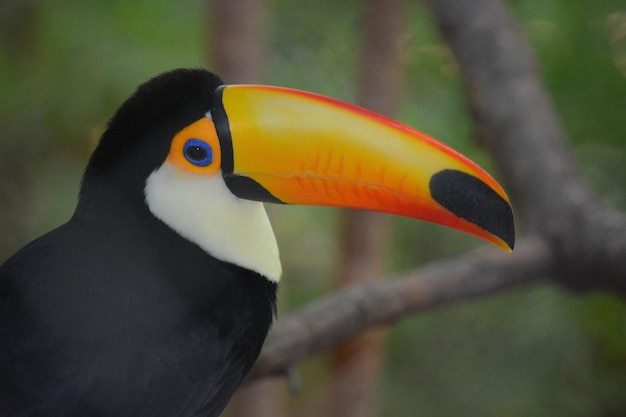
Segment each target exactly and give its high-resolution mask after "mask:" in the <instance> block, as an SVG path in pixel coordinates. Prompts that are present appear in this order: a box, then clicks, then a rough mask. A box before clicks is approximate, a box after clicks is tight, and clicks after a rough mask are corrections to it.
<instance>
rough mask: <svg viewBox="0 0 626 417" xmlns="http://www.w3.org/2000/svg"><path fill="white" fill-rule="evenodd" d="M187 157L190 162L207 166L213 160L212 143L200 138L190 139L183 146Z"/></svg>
mask: <svg viewBox="0 0 626 417" xmlns="http://www.w3.org/2000/svg"><path fill="white" fill-rule="evenodd" d="M183 153H184V155H185V159H187V161H189V162H190V163H192V164H194V165H196V166H199V167H206V166H209V165H211V163H212V162H213V149H212V148H211V145H209V144H208V143H206V142H205V141H203V140H200V139H189V140H188V141H187V142H185V145H184V146H183Z"/></svg>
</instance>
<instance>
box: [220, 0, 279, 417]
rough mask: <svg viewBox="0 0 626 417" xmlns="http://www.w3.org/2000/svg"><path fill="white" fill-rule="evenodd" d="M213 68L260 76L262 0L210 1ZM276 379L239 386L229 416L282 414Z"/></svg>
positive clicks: (244, 78)
mask: <svg viewBox="0 0 626 417" xmlns="http://www.w3.org/2000/svg"><path fill="white" fill-rule="evenodd" d="M210 5H211V7H210V9H209V15H210V17H211V22H210V26H209V27H210V30H211V31H212V32H211V33H212V39H213V44H212V56H211V61H212V62H213V63H214V68H213V70H214V71H215V72H216V73H217V74H218V75H219V76H220V77H221V78H222V79H223V80H224V82H226V83H237V84H249V83H258V82H260V80H261V69H262V67H263V53H262V51H263V43H264V41H263V39H264V30H263V11H264V7H265V5H264V2H263V1H262V0H213V1H211V2H210ZM280 382H281V381H277V380H276V379H260V380H256V381H253V382H251V383H249V384H246V385H244V386H242V387H241V388H240V389H239V390H238V391H237V392H236V393H235V395H234V396H233V398H232V399H231V400H230V403H229V405H228V407H227V408H226V411H225V412H224V414H225V415H228V416H229V417H250V416H254V417H280V416H281V415H283V414H284V411H283V410H282V404H281V401H280V392H279V388H281V387H277V383H280Z"/></svg>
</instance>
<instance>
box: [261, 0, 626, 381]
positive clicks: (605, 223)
mask: <svg viewBox="0 0 626 417" xmlns="http://www.w3.org/2000/svg"><path fill="white" fill-rule="evenodd" d="M428 3H429V5H430V7H431V8H432V10H433V13H434V16H435V19H436V20H437V23H438V25H439V27H440V29H441V31H442V34H443V35H444V38H445V39H446V40H447V41H448V43H449V44H450V46H451V48H452V50H453V52H454V54H455V56H456V58H457V60H458V64H459V68H460V70H461V73H462V76H463V79H464V82H465V85H466V88H467V91H468V98H469V104H470V108H471V111H472V113H473V116H474V118H475V122H476V129H477V131H478V132H479V134H480V138H481V139H482V140H483V141H484V143H485V145H486V146H487V148H488V149H489V151H490V152H491V153H492V154H493V156H494V158H495V160H496V162H497V164H498V166H499V168H500V170H501V172H502V174H503V177H504V179H505V183H506V184H507V185H508V188H509V190H510V191H511V194H512V198H513V205H514V207H516V209H517V210H518V211H519V212H521V213H522V214H523V217H524V218H525V219H526V220H527V223H528V225H529V226H530V229H531V230H532V231H533V233H534V234H533V236H532V237H529V238H526V239H524V240H522V241H520V242H519V243H518V245H517V247H516V249H515V251H514V252H513V254H512V255H508V254H504V253H500V252H497V251H496V250H495V249H493V250H484V251H479V252H473V253H470V254H467V255H464V256H461V257H458V258H455V259H452V260H446V261H439V262H433V263H431V264H428V265H426V266H424V267H422V268H419V269H418V270H416V271H412V272H408V273H405V274H403V275H401V276H398V277H395V279H392V280H387V281H385V282H381V283H371V284H365V285H359V286H354V287H351V288H348V289H346V290H344V291H341V292H338V293H335V294H332V295H329V296H327V297H325V298H323V299H320V300H317V301H315V302H313V303H312V304H310V305H308V306H306V307H304V308H303V309H301V310H299V311H296V312H294V313H291V314H289V315H287V316H285V317H283V318H281V319H280V320H279V321H278V322H277V323H276V325H275V326H274V328H273V329H272V331H271V332H270V335H269V337H268V339H267V341H266V344H265V347H264V349H263V352H262V353H261V356H260V357H259V360H258V362H257V364H256V366H255V368H254V369H253V372H252V373H251V377H252V378H254V377H258V376H260V375H268V374H276V373H281V372H284V371H285V370H286V369H287V368H288V367H289V366H290V365H291V364H293V363H295V362H296V361H298V360H301V359H302V358H304V357H306V356H309V355H311V354H314V353H317V352H321V351H324V350H326V349H329V348H330V347H332V346H335V345H337V344H338V343H341V342H342V341H344V340H346V339H347V338H349V337H351V336H353V335H355V334H357V333H358V332H361V331H363V330H364V329H367V328H369V327H373V326H381V325H385V324H389V323H392V322H394V321H396V320H398V319H400V318H402V317H404V316H406V315H409V314H413V313H416V312H418V311H422V310H425V309H428V308H434V307H438V306H441V305H444V304H448V303H453V302H460V301H464V300H469V299H473V298H476V297H479V296H484V295H488V294H492V293H495V292H498V291H501V290H504V289H508V288H511V287H514V286H518V285H520V284H525V283H530V282H536V281H546V280H555V281H558V282H560V283H562V284H564V285H566V286H567V287H569V288H574V289H579V290H581V289H591V288H603V289H607V290H610V291H613V292H615V293H618V294H620V295H622V296H624V295H626V256H624V254H625V253H626V218H625V217H624V216H623V215H622V214H621V213H619V212H617V211H616V210H614V209H613V208H611V207H608V206H606V205H605V204H603V203H602V202H601V201H600V200H599V199H598V198H597V196H595V195H594V194H593V192H592V191H591V190H590V189H589V188H588V186H587V184H586V183H585V182H584V180H583V179H582V177H581V175H580V173H579V170H578V167H577V165H576V162H575V159H574V156H573V155H572V152H571V150H570V149H569V147H568V144H567V137H566V134H565V132H564V129H563V127H562V126H561V124H560V122H559V119H558V117H557V115H556V112H555V110H554V108H553V106H552V103H551V102H550V100H549V98H548V95H547V93H546V92H545V89H544V87H543V85H542V83H541V80H540V75H539V72H538V70H537V64H536V62H535V59H534V57H533V55H532V53H531V50H530V48H529V46H528V44H527V43H526V41H525V40H524V37H523V35H522V33H521V31H520V29H519V27H518V25H517V24H516V22H515V20H514V18H513V16H512V14H511V13H510V11H509V10H508V9H507V7H506V4H505V3H504V2H503V1H501V0H471V1H470V0H465V1H462V0H430V1H429V2H428Z"/></svg>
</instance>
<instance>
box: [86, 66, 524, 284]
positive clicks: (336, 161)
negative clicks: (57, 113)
mask: <svg viewBox="0 0 626 417" xmlns="http://www.w3.org/2000/svg"><path fill="white" fill-rule="evenodd" d="M94 178H100V179H102V178H106V179H108V180H110V181H113V182H115V183H117V184H118V186H119V187H120V190H121V191H120V192H126V193H131V194H132V193H134V194H135V196H140V197H141V199H142V203H143V204H147V206H148V208H149V209H150V210H149V211H150V212H151V213H152V214H153V215H154V216H156V217H157V218H159V219H160V220H162V221H163V222H164V223H166V224H167V225H168V226H170V227H171V228H172V229H174V230H175V231H177V232H178V233H179V234H180V235H182V236H183V237H185V238H187V239H189V240H191V241H193V242H195V243H197V244H198V245H200V246H201V247H202V248H203V249H205V250H206V251H207V252H209V253H210V254H211V255H213V256H215V257H217V258H219V259H222V260H224V261H228V262H233V263H235V264H238V265H240V266H243V267H247V268H250V269H252V270H255V271H257V272H259V273H261V274H262V275H264V276H266V277H267V278H269V279H271V280H274V281H277V280H278V278H279V277H280V262H279V261H278V250H277V248H276V243H275V238H274V235H273V232H272V231H271V227H270V225H269V221H268V220H267V216H266V214H265V211H264V209H263V205H262V203H264V202H265V203H280V204H307V205H324V206H334V207H345V208H353V209H366V210H374V211H379V212H384V213H390V214H395V215H401V216H408V217H413V218H417V219H422V220H426V221H429V222H433V223H438V224H442V225H445V226H449V227H452V228H455V229H458V230H461V231H464V232H467V233H469V234H472V235H475V236H477V237H479V238H482V239H484V240H486V241H488V242H491V243H493V244H495V245H496V246H499V247H501V248H503V249H505V250H511V249H512V248H513V245H514V240H515V232H514V222H513V212H512V209H511V206H510V203H509V199H508V197H507V195H506V193H505V192H504V190H503V189H502V187H501V186H500V185H499V184H498V183H497V182H496V181H495V180H494V179H493V178H492V177H491V176H489V174H487V173H486V172H485V171H484V170H483V169H481V168H480V167H478V166H477V165H476V164H474V163H473V162H471V161H470V160H468V159H467V158H465V157H464V156H462V155H460V154H459V153H457V152H455V151H453V150H452V149H450V148H449V147H447V146H445V145H443V144H441V143H440V142H437V141H436V140H435V139H433V138H431V137H429V136H428V135H426V134H424V133H421V132H419V131H417V130H415V129H413V128H411V127H408V126H406V125H403V124H401V123H398V122H396V121H394V120H391V119H389V118H386V117H383V116H380V115H378V114H375V113H373V112H370V111H368V110H365V109H363V108H360V107H357V106H353V105H351V104H347V103H344V102H341V101H338V100H334V99H331V98H328V97H324V96H320V95H317V94H312V93H307V92H303V91H298V90H292V89H287V88H279V87H269V86H260V85H224V84H223V83H222V81H221V80H220V79H219V78H218V77H217V76H215V75H213V74H211V73H209V72H207V71H204V70H200V69H196V70H175V71H172V72H168V73H165V74H162V75H160V76H158V77H156V78H154V79H152V80H150V81H148V82H147V83H145V84H143V85H142V86H140V87H139V88H138V90H137V91H136V92H135V94H134V95H133V96H131V98H129V99H128V100H127V101H126V102H125V103H124V104H123V105H122V107H121V108H120V109H119V110H118V112H117V113H116V115H115V116H114V118H113V119H112V120H111V122H110V124H109V127H108V129H107V131H106V132H105V134H104V135H103V138H102V140H101V142H100V144H99V146H98V148H97V149H96V151H95V152H94V154H93V156H92V158H91V161H90V163H89V166H88V168H87V171H86V174H85V178H84V180H83V183H84V184H87V183H89V182H90V181H92V180H94ZM84 191H85V185H84V186H83V192H84ZM81 194H82V193H81ZM81 198H82V195H81ZM79 207H80V205H79Z"/></svg>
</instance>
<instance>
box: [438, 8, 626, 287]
mask: <svg viewBox="0 0 626 417" xmlns="http://www.w3.org/2000/svg"><path fill="white" fill-rule="evenodd" d="M428 4H429V5H430V7H431V9H432V10H433V13H434V16H435V20H436V21H437V24H438V25H439V28H440V29H441V33H442V34H443V36H444V38H445V39H446V40H447V41H448V43H449V44H450V46H451V48H452V50H453V52H454V55H455V57H456V58H457V61H458V64H459V68H460V70H461V73H462V75H463V80H464V82H465V85H466V90H467V93H468V94H467V96H468V98H469V104H470V108H471V110H472V113H473V115H474V118H475V122H476V123H475V126H476V129H477V131H478V132H479V135H480V137H481V139H483V140H484V143H485V145H486V146H487V147H488V149H489V150H490V152H491V153H492V155H493V157H494V159H495V161H496V163H497V164H498V166H499V168H500V170H501V171H502V174H503V177H504V181H505V183H506V184H507V186H508V188H509V190H510V191H511V195H512V199H513V206H514V207H515V208H516V210H518V211H521V212H522V214H523V217H524V218H525V220H527V223H528V224H529V226H530V227H531V228H532V229H533V230H534V231H536V232H537V233H538V234H539V235H541V236H543V237H544V238H545V239H546V240H547V241H548V242H550V244H551V246H552V249H553V252H554V254H555V256H556V257H557V259H558V260H559V261H560V264H561V269H562V271H563V272H562V273H560V274H558V275H557V276H555V278H556V279H558V280H559V281H560V282H561V283H562V284H564V285H566V286H568V287H570V288H574V289H590V288H594V287H602V288H607V289H611V290H613V291H615V292H618V293H620V294H622V295H626V256H623V254H624V253H626V219H625V218H624V216H622V215H621V214H620V213H618V212H616V211H615V210H613V209H612V208H610V207H607V206H606V205H604V204H603V203H602V202H601V201H600V200H599V199H598V197H597V196H596V195H594V193H593V192H592V191H591V190H590V189H589V188H588V186H587V184H586V183H585V181H584V180H583V179H582V177H581V175H580V173H579V170H578V166H577V164H576V161H575V159H574V156H573V154H572V152H571V150H570V148H569V145H568V143H567V142H568V141H567V137H566V134H565V131H564V129H563V126H562V125H561V123H560V121H559V118H558V116H557V114H556V111H555V109H554V107H553V105H552V103H551V101H550V99H549V97H548V94H547V93H546V90H545V88H544V86H543V84H542V82H541V77H540V74H539V71H538V70H537V68H538V65H537V63H536V61H535V58H534V56H533V54H532V52H531V49H530V47H529V45H528V43H527V42H526V40H525V39H524V36H523V34H522V32H521V30H520V28H519V26H518V24H517V22H516V21H515V19H514V17H513V15H512V13H511V12H510V10H509V9H508V8H507V5H506V3H505V2H504V1H502V0H472V1H458V0H430V1H428Z"/></svg>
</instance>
